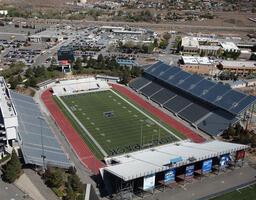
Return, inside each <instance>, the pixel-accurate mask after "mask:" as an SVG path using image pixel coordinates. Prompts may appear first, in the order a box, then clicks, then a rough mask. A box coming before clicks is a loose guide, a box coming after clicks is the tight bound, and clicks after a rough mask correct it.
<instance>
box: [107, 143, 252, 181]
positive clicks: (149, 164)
mask: <svg viewBox="0 0 256 200" xmlns="http://www.w3.org/2000/svg"><path fill="white" fill-rule="evenodd" d="M248 147H249V146H247V145H241V144H234V143H228V142H221V141H217V140H215V141H211V142H206V143H193V142H190V141H181V142H177V143H174V144H166V145H163V146H158V147H154V148H151V149H146V150H143V151H138V152H133V153H130V154H125V155H121V156H116V157H112V158H107V159H106V162H107V163H109V164H110V163H115V164H114V165H111V164H110V165H109V166H108V167H105V168H103V170H106V171H108V172H110V173H111V174H113V175H115V176H117V177H119V178H121V179H123V180H124V181H129V180H133V179H135V178H139V177H143V176H146V175H150V174H153V173H157V172H162V171H165V170H167V169H173V168H177V167H180V166H184V165H187V164H190V163H194V162H198V161H202V160H206V159H208V158H214V157H217V156H220V155H224V154H229V153H232V152H236V151H239V150H243V149H247V148H248ZM177 158H179V159H177ZM172 159H175V160H177V162H175V163H172V164H171V162H170V161H171V160H172ZM113 161H114V162H113Z"/></svg>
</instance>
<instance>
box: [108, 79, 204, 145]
mask: <svg viewBox="0 0 256 200" xmlns="http://www.w3.org/2000/svg"><path fill="white" fill-rule="evenodd" d="M110 85H111V86H112V87H113V88H115V89H117V90H119V91H120V92H122V93H123V94H124V95H126V96H127V97H129V98H131V99H133V100H134V101H135V102H137V103H138V104H140V105H141V106H143V107H144V108H145V109H147V110H148V111H150V112H151V113H153V114H154V115H155V116H157V117H159V118H160V119H162V120H163V121H165V122H166V123H168V124H169V125H170V126H172V127H173V128H175V129H176V130H178V131H179V132H181V133H182V134H183V135H185V136H187V137H188V138H189V139H191V140H192V141H193V142H197V143H201V142H205V141H206V140H205V139H204V138H202V137H201V136H200V135H198V134H197V133H195V132H194V131H192V130H191V129H189V128H188V127H186V126H184V125H183V124H181V123H180V122H178V121H176V120H175V119H173V118H172V117H170V116H169V115H167V114H165V113H164V112H163V111H161V110H159V109H158V108H156V107H154V106H152V105H151V104H149V103H148V102H146V101H144V100H143V99H142V98H140V97H139V96H137V95H136V94H134V93H132V92H131V91H129V90H128V89H126V88H124V87H122V86H120V85H116V84H110Z"/></svg>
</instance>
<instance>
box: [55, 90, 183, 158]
mask: <svg viewBox="0 0 256 200" xmlns="http://www.w3.org/2000/svg"><path fill="white" fill-rule="evenodd" d="M61 99H62V100H63V101H64V102H65V104H66V105H67V106H68V107H69V108H70V110H71V111H72V112H73V113H74V114H75V116H76V117H77V118H78V119H79V121H80V122H81V123H82V124H83V126H84V127H85V128H86V129H87V130H88V131H89V132H90V134H91V135H92V136H93V137H94V139H95V140H96V141H97V142H98V143H99V145H100V146H101V147H102V148H103V149H104V150H105V152H106V153H107V154H108V155H115V154H121V153H125V152H130V151H136V150H139V149H141V148H146V147H148V146H152V145H160V144H165V143H170V142H174V141H177V139H176V138H175V137H174V136H172V135H171V134H170V133H168V132H167V131H166V130H164V129H163V128H161V127H160V126H158V125H157V124H155V123H154V122H153V121H151V120H150V119H149V118H147V117H146V116H145V115H144V114H142V113H140V112H139V111H138V110H136V109H135V108H133V107H132V106H131V105H129V104H128V103H126V102H125V101H123V100H122V99H121V98H119V97H118V96H116V95H115V94H114V93H113V92H112V91H101V92H92V93H86V94H77V95H71V96H62V97H61ZM54 100H55V102H56V103H57V105H58V106H59V107H60V108H61V110H62V112H63V113H64V114H65V116H66V117H67V118H68V120H69V121H70V122H71V124H72V126H73V127H74V128H75V129H76V131H77V132H78V134H79V135H80V136H81V137H82V138H83V140H84V141H85V143H86V144H87V145H88V146H89V148H90V149H91V150H92V152H93V153H94V154H95V155H96V156H97V157H98V158H99V159H102V158H103V155H102V154H101V153H100V152H99V150H98V148H97V147H96V146H95V144H94V143H93V142H92V141H91V140H90V139H89V137H88V136H87V135H86V133H84V131H83V130H82V129H81V127H80V126H79V125H78V124H77V122H76V121H75V120H74V119H73V118H72V117H71V115H70V114H69V113H68V111H67V110H66V109H65V108H64V106H63V105H62V104H61V103H60V102H59V101H58V100H57V99H56V98H54ZM136 106H137V105H136ZM140 109H141V108H140ZM143 111H144V110H143ZM147 114H148V115H149V114H151V113H147ZM150 117H152V118H153V119H154V120H156V121H159V120H160V119H158V118H157V117H155V116H154V115H152V114H151V115H150ZM161 124H163V125H164V126H165V127H166V128H167V129H169V130H171V131H172V132H174V133H175V134H177V135H179V136H183V135H182V134H180V133H179V132H177V131H176V130H175V129H174V130H175V131H173V128H172V127H170V126H169V125H168V124H166V123H165V122H163V121H161ZM141 130H142V139H141ZM183 138H185V137H184V136H183Z"/></svg>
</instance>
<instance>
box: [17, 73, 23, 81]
mask: <svg viewBox="0 0 256 200" xmlns="http://www.w3.org/2000/svg"><path fill="white" fill-rule="evenodd" d="M17 78H18V82H19V83H21V82H22V77H21V75H20V74H19V75H18V77H17Z"/></svg>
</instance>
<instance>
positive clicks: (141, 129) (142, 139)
mask: <svg viewBox="0 0 256 200" xmlns="http://www.w3.org/2000/svg"><path fill="white" fill-rule="evenodd" d="M142 123H143V122H141V124H140V144H141V147H142V140H143V139H142V126H143V124H142Z"/></svg>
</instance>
